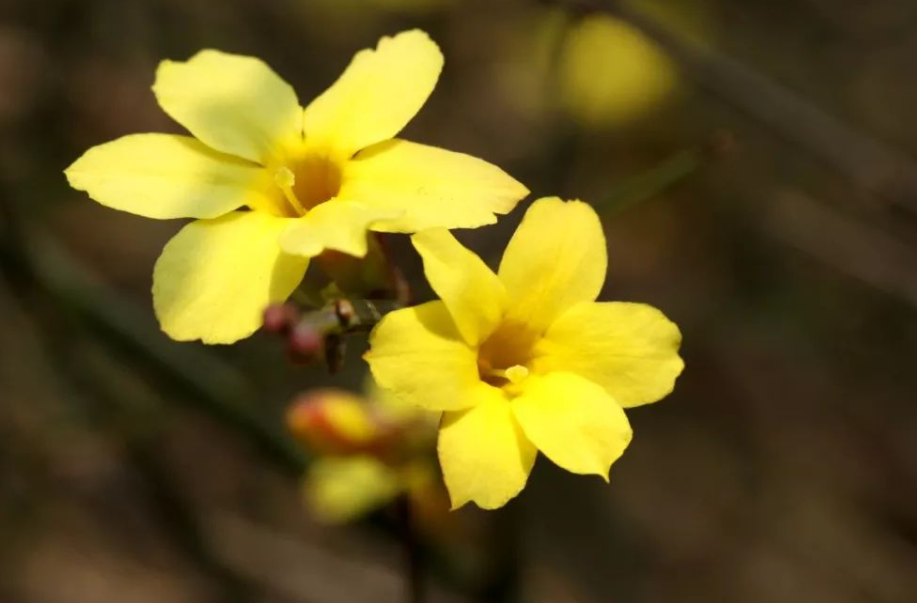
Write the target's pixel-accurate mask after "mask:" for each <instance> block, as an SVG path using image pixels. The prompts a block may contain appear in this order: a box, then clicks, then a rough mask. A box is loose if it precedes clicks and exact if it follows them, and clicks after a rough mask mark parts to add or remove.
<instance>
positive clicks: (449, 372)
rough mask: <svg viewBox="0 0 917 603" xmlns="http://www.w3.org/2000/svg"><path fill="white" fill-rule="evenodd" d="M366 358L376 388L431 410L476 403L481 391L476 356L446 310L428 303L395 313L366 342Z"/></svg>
mask: <svg viewBox="0 0 917 603" xmlns="http://www.w3.org/2000/svg"><path fill="white" fill-rule="evenodd" d="M369 343H370V350H369V352H367V353H366V355H365V358H366V361H367V362H368V363H369V368H370V369H371V370H372V373H373V377H374V378H375V380H376V383H378V384H379V386H380V387H382V388H384V389H387V390H391V392H392V393H393V394H394V395H396V396H398V397H399V398H401V399H403V400H405V401H406V402H409V403H411V404H415V405H417V406H422V407H424V408H429V409H430V410H457V409H460V408H467V407H469V406H472V405H473V404H475V403H476V401H477V400H476V392H477V390H478V388H479V387H480V386H481V385H483V384H482V383H481V381H480V378H479V376H478V364H477V355H476V354H475V352H474V350H472V348H471V347H469V346H468V344H467V343H465V342H464V341H463V340H462V336H461V335H460V334H459V332H458V330H456V328H455V323H454V322H452V318H451V317H450V316H449V311H448V310H447V309H446V306H445V304H443V303H442V302H439V301H435V302H428V303H426V304H421V305H419V306H414V307H412V308H405V309H404V310H396V311H395V312H392V313H390V314H387V315H386V316H385V318H383V319H382V320H381V321H380V322H379V324H378V325H376V328H375V329H373V332H372V333H371V334H370V337H369Z"/></svg>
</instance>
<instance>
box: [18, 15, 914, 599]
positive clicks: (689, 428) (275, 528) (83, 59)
mask: <svg viewBox="0 0 917 603" xmlns="http://www.w3.org/2000/svg"><path fill="white" fill-rule="evenodd" d="M561 5H564V6H561ZM598 6H601V7H606V8H608V9H609V11H610V12H608V13H604V12H602V13H601V14H600V13H592V12H591V9H593V8H595V7H598ZM410 27H421V28H423V29H425V30H427V31H428V32H429V33H430V34H431V35H432V37H433V38H434V39H435V40H436V41H437V42H438V43H439V44H440V45H441V47H442V49H443V52H444V54H445V56H446V67H445V71H444V74H443V77H442V79H441V80H440V83H439V86H438V88H437V89H436V91H435V92H434V94H433V96H432V97H431V99H430V101H429V102H428V103H427V105H426V107H425V108H424V109H423V111H422V112H421V113H420V115H419V116H418V117H417V118H416V119H415V120H414V121H413V122H412V123H411V124H410V125H409V126H408V128H407V130H406V131H405V133H404V137H405V138H409V139H411V140H416V141H418V142H423V143H426V144H432V145H436V146H441V147H445V148H448V149H452V150H458V151H463V152H467V153H471V154H473V155H476V156H479V157H483V158H485V159H487V160H489V161H491V162H493V163H496V164H497V165H500V166H501V167H503V168H505V169H506V170H507V171H509V172H510V173H511V174H512V175H514V176H515V177H516V178H518V179H519V180H521V181H522V182H524V183H525V184H527V185H528V186H529V188H530V189H532V191H533V195H532V197H530V199H534V198H537V197H539V196H544V195H555V194H559V195H561V196H564V197H567V198H573V197H579V198H582V199H585V200H588V201H590V202H591V203H593V205H594V206H595V207H596V209H597V210H598V211H599V212H600V214H601V215H602V216H603V220H604V223H605V227H606V233H607V237H608V242H609V249H610V251H609V254H610V255H609V257H610V263H609V275H608V280H607V283H606V288H605V291H604V293H603V299H607V300H633V301H642V302H646V303H650V304H652V305H654V306H657V307H659V308H661V309H662V310H663V311H664V312H665V313H666V314H667V315H668V316H669V317H670V318H672V319H673V320H674V321H675V322H676V323H677V324H678V325H679V326H680V327H681V329H682V332H683V334H684V345H683V348H682V356H683V357H684V358H685V360H686V364H687V369H686V371H685V373H684V374H683V376H682V377H681V378H680V379H679V381H678V384H677V387H676V389H675V392H674V393H673V394H672V395H671V396H669V397H668V398H667V399H665V400H664V401H662V402H660V403H658V404H655V405H650V406H647V407H642V408H638V409H634V410H633V411H632V412H630V413H629V416H630V418H631V421H632V423H633V426H634V431H635V438H634V442H633V444H632V445H631V447H630V448H629V450H628V451H627V453H626V454H625V456H624V457H623V458H622V459H621V460H620V461H618V462H617V463H616V464H615V466H614V468H613V470H612V480H611V485H610V486H606V485H605V484H604V483H603V482H602V481H601V480H599V479H590V478H582V477H577V476H573V475H570V474H567V473H564V472H562V471H560V470H558V469H557V468H555V467H554V466H552V465H551V463H550V462H548V461H547V460H546V459H544V458H541V459H540V460H539V462H538V463H537V465H536V467H535V471H534V473H533V475H532V477H531V479H530V481H529V486H528V487H527V489H526V490H525V491H524V493H523V494H522V496H520V497H519V499H517V500H516V501H514V502H512V503H511V504H510V505H508V506H507V507H506V508H505V509H502V510H500V511H497V512H493V513H483V512H480V511H478V510H476V509H472V508H470V507H468V508H464V509H462V510H460V511H458V512H455V513H452V514H448V513H437V512H433V513H432V514H431V517H429V518H427V520H426V521H425V522H424V526H423V530H421V533H420V534H419V535H417V534H415V536H416V537H417V538H418V539H419V540H420V543H419V544H418V547H420V549H421V553H422V561H423V563H424V566H425V570H424V571H425V572H426V573H427V574H428V575H429V589H428V590H429V593H428V594H429V597H428V599H429V600H434V601H474V600H480V601H520V602H522V601H525V602H531V603H539V602H544V603H562V602H564V603H565V602H571V603H572V602H584V603H586V602H599V601H628V602H629V601H640V602H652V603H669V602H672V603H674V602H678V603H692V602H695V601H696V602H704V603H709V602H711V601H743V602H746V603H758V602H761V603H764V602H772V601H773V602H777V601H780V602H791V601H792V602H795V601H799V602H805V603H818V602H831V603H848V602H850V603H856V602H864V603H865V602H888V603H895V602H901V603H905V602H912V601H915V600H917V405H915V402H917V372H915V370H914V369H915V362H917V237H915V233H917V167H915V166H917V120H915V119H914V116H915V108H917V77H915V71H914V69H915V64H917V4H915V3H914V2H912V1H910V0H872V1H871V2H860V1H857V0H793V1H790V0H743V1H742V2H729V1H726V0H630V1H629V2H602V1H598V0H597V1H595V2H592V1H591V0H571V1H570V2H555V3H551V2H537V1H534V0H134V1H130V2H126V1H124V0H81V1H73V0H38V1H34V0H32V1H28V0H3V2H2V3H0V209H2V213H0V269H2V274H0V276H2V278H0V601H3V602H4V603H45V602H47V603H57V602H66V603H107V602H118V603H145V602H151V603H152V602H156V603H159V602H163V601H169V602H197V601H208V602H209V601H239V602H248V601H252V602H291V603H293V602H303V603H325V602H328V603H330V602H337V601H402V600H406V599H405V592H404V585H403V583H404V573H405V569H404V557H405V552H404V550H403V548H404V547H403V545H402V543H401V542H400V540H402V539H400V538H398V537H397V533H396V532H397V529H396V530H395V531H394V532H393V530H392V526H393V525H397V522H395V523H393V521H392V514H391V511H390V510H385V509H382V510H379V511H377V512H375V513H372V514H370V515H369V516H368V518H367V519H362V520H359V521H353V522H349V523H347V525H346V526H343V527H341V526H328V525H326V523H325V522H323V521H320V518H318V517H316V514H315V513H313V512H312V511H311V510H310V508H309V507H308V506H307V505H305V504H304V497H303V492H302V486H301V476H302V475H303V472H304V471H305V470H306V469H305V468H306V467H307V466H308V464H309V461H310V458H312V455H311V454H310V452H309V450H307V449H306V448H305V447H303V446H302V445H300V443H298V442H297V441H296V440H295V438H293V437H291V436H290V435H289V434H288V432H287V430H286V429H285V426H284V418H285V414H286V412H287V408H288V405H289V404H290V402H291V400H293V399H294V397H295V396H296V395H297V394H298V393H299V392H302V391H305V390H310V389H312V388H315V387H320V386H336V387H339V388H343V389H347V390H351V391H355V392H359V391H361V389H362V388H363V387H364V383H365V367H364V363H363V362H362V361H361V360H360V358H359V354H360V353H361V351H362V350H363V349H364V347H365V341H363V340H361V339H360V338H359V337H356V338H353V339H352V340H351V341H349V342H348V344H349V349H348V351H347V361H346V363H345V366H344V369H343V370H342V371H341V372H340V373H338V374H336V375H333V376H332V375H329V374H328V371H327V370H326V369H325V368H324V367H323V366H320V365H319V366H311V367H305V368H304V367H298V366H294V365H292V364H291V363H290V362H288V360H287V358H286V355H285V351H284V347H283V345H282V342H280V341H279V340H277V339H276V338H272V337H270V336H268V335H265V334H259V335H256V336H255V337H253V338H251V339H249V340H246V341H244V342H242V343H240V344H238V345H234V346H231V347H219V348H207V347H204V346H202V345H199V344H176V343H173V342H171V341H169V340H168V339H167V338H166V337H165V336H164V335H163V334H161V333H160V332H159V330H158V328H157V325H156V323H155V319H154V318H153V314H152V308H151V301H150V293H149V291H150V282H151V272H152V266H153V262H154V261H155V259H156V257H157V256H158V254H159V251H160V249H161V248H162V245H163V244H164V243H165V242H166V241H167V240H168V238H169V237H170V236H171V235H172V234H174V233H175V232H177V230H178V228H179V226H180V225H179V224H178V223H174V222H157V221H153V220H147V219H143V218H138V217H134V216H131V215H128V214H125V213H119V212H116V211H112V210H108V209H106V208H103V207H101V206H99V205H97V204H95V203H93V202H91V201H89V200H88V198H87V197H86V196H85V195H84V194H82V193H79V192H77V191H74V190H71V189H69V187H68V186H67V183H66V180H65V179H64V177H63V174H62V170H63V169H64V168H65V167H66V166H67V165H69V164H70V163H71V162H72V161H73V160H74V159H76V158H77V157H78V156H79V155H80V154H81V153H82V152H83V151H85V150H86V149H87V148H89V147H90V146H93V145H96V144H100V143H102V142H105V141H108V140H112V139H114V138H117V137H119V136H122V135H124V134H128V133H136V132H148V131H156V132H159V131H162V132H180V131H181V130H180V129H179V127H178V126H177V125H176V124H174V123H172V122H171V121H170V120H169V119H168V118H167V117H166V115H165V114H164V113H163V112H162V111H161V110H160V109H159V108H158V107H157V105H156V103H155V100H154V98H153V95H152V93H151V91H150V85H151V84H152V81H153V74H154V71H155V68H156V65H157V63H158V62H159V61H160V60H161V59H164V58H172V59H185V58H188V57H189V56H191V55H192V54H193V53H195V52H196V51H197V50H199V49H201V48H219V49H222V50H226V51H230V52H236V53H242V54H251V55H255V56H258V57H261V58H262V59H264V60H265V61H267V62H268V63H269V64H270V65H271V66H272V67H273V68H274V69H275V70H276V71H277V72H278V73H279V74H280V75H281V76H282V77H283V78H284V79H286V80H287V81H288V82H290V83H291V84H292V85H293V87H294V88H295V89H296V91H297V92H298V94H299V98H300V101H301V102H302V103H307V102H308V101H309V100H310V99H311V98H313V97H314V96H316V95H317V94H318V93H320V92H321V91H322V90H324V89H325V88H326V87H327V86H328V85H330V84H331V83H332V82H333V81H334V79H335V78H336V77H337V76H338V75H339V74H340V72H341V71H342V70H343V68H344V67H345V66H346V64H347V63H348V61H349V60H350V58H351V56H352V55H353V53H354V52H355V51H356V50H358V49H360V48H364V47H368V46H374V45H375V43H376V41H377V40H378V38H379V37H380V36H381V35H384V34H391V33H395V32H397V31H400V30H401V29H405V28H410ZM529 202H530V200H529V201H526V202H525V203H524V204H523V205H520V208H519V209H517V210H516V211H515V212H513V214H512V215H511V216H509V217H507V218H506V219H504V220H501V222H500V224H499V225H498V226H495V227H492V228H485V229H479V230H474V231H467V232H463V233H461V234H460V238H461V239H462V240H463V241H464V242H465V243H467V244H468V245H469V246H470V247H472V248H473V249H475V250H476V251H477V252H478V253H480V254H482V255H483V257H485V259H486V260H487V261H488V262H489V263H491V265H495V264H496V262H498V261H499V257H500V254H501V253H502V249H503V247H504V245H505V243H506V241H507V240H508V237H509V235H510V233H511V232H512V230H513V229H514V228H515V225H516V224H517V223H518V220H519V219H520V217H521V215H522V213H523V211H524V207H526V206H527V204H528V203H529ZM389 239H390V240H389V243H390V244H391V245H392V248H393V249H394V253H395V257H396V258H397V259H398V261H399V263H400V264H401V266H402V267H403V269H404V270H405V272H406V274H407V276H408V278H409V279H410V280H411V281H412V282H413V283H414V285H415V290H416V297H417V299H418V300H419V301H423V300H425V299H429V297H430V295H431V294H430V292H429V289H427V288H425V285H424V283H423V279H422V275H421V273H420V263H419V260H418V259H417V258H416V257H415V256H414V254H413V251H412V250H411V249H410V246H409V245H408V243H407V241H406V238H405V237H390V238H389Z"/></svg>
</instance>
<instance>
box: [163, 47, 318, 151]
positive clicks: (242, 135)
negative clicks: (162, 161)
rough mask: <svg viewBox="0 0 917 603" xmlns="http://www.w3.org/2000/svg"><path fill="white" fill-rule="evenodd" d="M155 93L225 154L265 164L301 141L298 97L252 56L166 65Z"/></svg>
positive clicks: (212, 54)
mask: <svg viewBox="0 0 917 603" xmlns="http://www.w3.org/2000/svg"><path fill="white" fill-rule="evenodd" d="M153 92H154V93H155V94H156V100H158V101H159V106H160V107H162V109H163V110H164V111H165V112H166V113H168V114H169V116H170V117H172V119H174V120H175V121H177V122H178V123H180V124H181V125H183V126H185V127H186V128H188V130H189V131H190V132H191V133H192V134H194V136H196V137H197V138H198V139H199V140H200V141H201V142H203V143H205V144H207V145H209V146H211V147H213V148H214V149H217V150H218V151H223V152H224V153H230V154H232V155H237V156H238V157H243V158H245V159H250V160H251V161H256V162H259V163H267V162H268V161H269V160H270V159H271V158H272V157H276V156H277V155H278V154H281V153H283V151H284V149H289V148H294V147H295V145H297V144H299V143H300V141H301V140H302V109H301V108H300V106H299V101H298V100H297V99H296V93H295V92H294V91H293V89H292V88H291V87H290V85H289V84H287V83H286V82H285V81H283V80H282V79H281V78H280V76H279V75H277V74H276V73H274V72H273V71H272V70H271V68H270V67H268V66H267V65H266V64H265V63H264V62H263V61H261V60H260V59H256V58H254V57H246V56H240V55H235V54H227V53H224V52H220V51H218V50H202V51H200V52H199V53H197V54H196V55H194V56H193V57H191V58H190V59H189V60H188V61H177V62H176V61H163V62H162V63H160V64H159V69H158V70H157V71H156V83H155V84H153Z"/></svg>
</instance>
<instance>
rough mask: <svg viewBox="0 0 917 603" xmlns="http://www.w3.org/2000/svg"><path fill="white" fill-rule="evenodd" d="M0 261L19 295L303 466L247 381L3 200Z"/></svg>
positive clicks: (268, 451) (297, 467) (273, 456)
mask: <svg viewBox="0 0 917 603" xmlns="http://www.w3.org/2000/svg"><path fill="white" fill-rule="evenodd" d="M0 211H2V212H3V213H2V215H0V218H2V220H0V235H2V238H0V267H3V268H4V271H5V273H6V274H7V275H8V277H9V278H11V280H13V281H14V288H18V289H19V290H20V291H21V292H22V293H21V294H22V295H26V294H28V292H29V291H32V290H37V291H39V292H42V293H44V294H46V295H47V296H48V297H50V299H51V300H53V301H54V303H55V304H56V305H57V306H59V307H60V308H61V309H63V310H65V311H68V312H70V313H73V314H75V315H77V316H78V317H79V318H80V319H81V320H82V321H83V322H84V323H85V324H86V325H88V326H89V327H90V328H91V329H92V330H93V331H94V332H95V333H96V335H97V336H98V337H99V338H100V339H101V340H102V341H103V342H104V343H105V344H106V345H107V346H108V347H109V348H110V349H112V350H114V351H116V352H117V353H119V354H120V355H121V357H122V359H123V360H124V361H126V362H129V363H131V364H132V365H133V366H134V368H135V370H136V371H137V372H138V373H140V374H143V375H145V376H147V377H148V378H150V379H151V380H153V381H155V383H157V384H164V385H166V386H168V387H169V388H171V389H172V390H174V391H175V392H176V393H179V394H181V396H180V398H181V399H187V400H189V401H191V402H193V403H194V405H195V408H197V409H199V410H202V411H204V412H205V413H207V414H208V415H210V416H211V417H212V418H214V419H216V420H217V421H219V422H220V423H222V424H223V425H226V426H228V427H229V428H231V429H232V430H233V431H234V432H237V433H242V434H244V435H245V436H246V437H247V439H248V440H250V441H251V442H252V443H254V444H255V446H256V447H257V449H258V450H259V451H260V452H261V453H262V454H263V455H264V456H266V457H267V458H269V459H270V460H271V461H273V463H274V464H275V465H276V466H278V467H280V468H281V469H283V470H284V471H286V472H288V473H289V474H291V475H299V474H300V473H301V471H302V470H303V468H304V467H305V461H306V459H305V455H304V454H303V452H302V451H301V450H300V448H299V447H298V446H297V445H296V444H295V442H293V441H292V439H290V438H289V437H288V436H287V435H286V433H285V432H284V431H283V429H282V428H281V426H280V424H279V423H278V424H277V425H274V424H273V422H271V421H268V420H266V419H265V418H264V417H262V416H261V415H259V414H258V413H257V412H254V411H253V410H252V409H251V408H250V407H249V403H250V402H251V401H253V400H257V399H258V394H257V392H256V391H255V389H254V388H253V387H252V385H251V384H250V383H249V382H248V381H247V380H245V379H244V378H243V377H242V376H241V375H240V374H239V373H238V372H237V371H235V370H233V369H232V367H230V366H228V365H226V364H225V363H224V362H222V361H220V360H219V359H218V358H217V357H216V356H214V355H213V354H211V353H209V352H207V351H205V350H202V349H200V348H197V347H194V346H191V345H182V344H175V343H173V342H170V341H168V340H167V339H166V338H165V337H163V335H162V334H161V333H160V332H159V329H158V328H156V326H155V324H154V323H153V322H152V321H151V320H150V317H149V316H148V315H146V314H145V313H143V312H139V311H137V309H136V308H134V307H133V306H132V305H131V304H130V303H128V302H126V301H124V300H123V299H121V298H120V297H119V296H118V294H117V293H116V292H114V291H112V290H110V288H108V287H106V286H105V285H104V284H102V283H100V282H98V281H97V280H96V279H94V278H93V277H92V275H91V274H90V273H89V272H88V271H87V270H86V269H85V268H84V267H83V266H81V265H80V264H79V263H78V262H77V261H75V260H74V259H73V258H72V257H71V256H70V255H69V254H67V253H66V252H65V251H64V250H63V249H61V248H60V247H58V246H57V245H56V244H55V243H54V242H53V241H51V240H50V239H49V238H48V237H47V236H44V235H42V234H41V233H40V232H39V231H37V230H34V229H29V230H26V229H23V228H14V227H13V226H12V225H13V224H14V222H15V221H16V220H17V217H16V215H15V209H14V208H13V207H12V206H11V205H10V204H9V203H0Z"/></svg>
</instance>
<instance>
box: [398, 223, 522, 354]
mask: <svg viewBox="0 0 917 603" xmlns="http://www.w3.org/2000/svg"><path fill="white" fill-rule="evenodd" d="M411 241H412V242H413V243H414V247H415V248H416V249H417V251H418V252H419V253H420V256H421V257H422V258H423V266H424V274H426V276H427V280H428V281H429V282H430V286H431V287H433V290H434V291H435V292H436V294H437V295H439V297H440V299H442V300H443V303H445V304H446V307H447V308H448V309H449V314H451V315H452V320H453V321H455V326H456V327H457V328H458V330H459V332H460V333H461V334H462V337H463V338H464V339H465V341H467V342H468V343H469V344H470V345H472V346H475V345H477V344H479V343H481V341H483V340H484V339H485V338H486V337H487V336H488V335H490V334H491V333H492V332H493V330H494V328H495V327H496V326H497V324H498V323H499V322H500V318H501V317H502V316H503V308H504V307H505V305H506V292H505V291H504V290H503V283H501V282H500V279H499V278H498V277H497V275H496V274H494V273H493V271H492V270H491V269H490V268H488V267H487V264H485V263H484V262H483V261H482V260H481V258H479V257H478V256H476V255H475V254H474V253H472V252H471V251H469V250H467V249H465V248H464V247H463V246H462V244H461V243H459V242H458V241H457V240H456V239H455V237H453V236H452V234H451V233H450V232H449V231H448V230H444V229H435V230H427V231H425V232H422V233H419V234H416V235H414V236H413V237H411Z"/></svg>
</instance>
